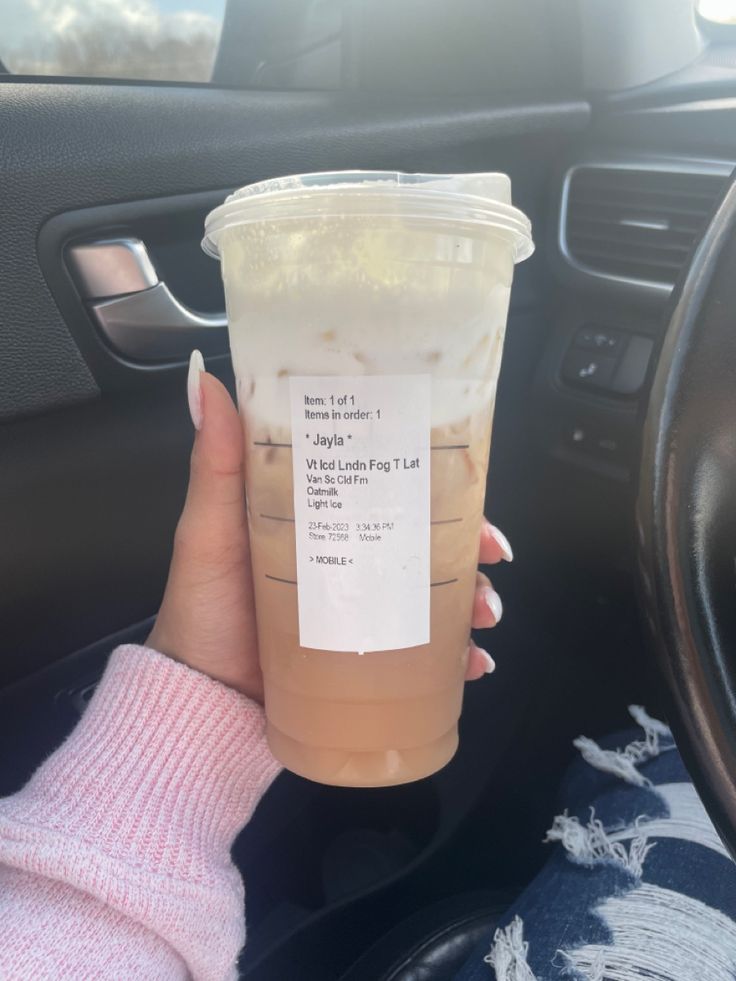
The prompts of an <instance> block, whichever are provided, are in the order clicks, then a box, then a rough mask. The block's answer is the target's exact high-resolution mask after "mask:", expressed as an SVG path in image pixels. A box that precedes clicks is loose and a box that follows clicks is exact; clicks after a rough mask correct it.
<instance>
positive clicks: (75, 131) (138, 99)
mask: <svg viewBox="0 0 736 981" xmlns="http://www.w3.org/2000/svg"><path fill="white" fill-rule="evenodd" d="M588 115H589V107H588V106H587V104H585V103H584V102H560V103H549V104H545V103H540V104H528V105H526V104H520V105H509V106H500V107H493V106H488V105H485V104H483V103H482V102H481V101H480V100H469V99H464V100H462V102H457V101H455V102H448V101H446V100H445V101H444V102H440V101H436V100H435V101H432V102H428V101H426V100H420V99H417V98H403V99H400V100H395V101H393V102H389V101H388V100H379V101H371V100H368V99H366V98H365V97H359V96H356V95H352V96H350V95H346V94H340V93H275V92H236V91H226V90H211V89H208V88H206V87H200V88H193V87H184V86H182V87H170V86H136V85H98V84H80V85H72V84H21V83H13V82H7V81H6V82H3V83H2V84H0V125H2V130H3V133H4V140H3V146H4V147H5V148H6V154H5V160H4V161H3V164H2V168H3V189H2V196H3V216H4V223H5V228H4V232H5V234H4V236H3V238H2V241H3V243H4V244H3V245H2V246H0V248H1V249H2V251H1V252H0V273H1V275H2V282H3V284H4V302H3V305H2V310H0V336H1V337H2V352H3V353H2V359H0V419H1V420H2V424H0V460H2V466H1V467H0V514H1V515H2V522H3V538H4V547H3V549H2V550H1V551H0V578H2V581H3V582H4V583H5V588H4V589H3V591H2V596H1V597H0V619H1V620H2V622H3V626H4V640H5V643H4V648H5V650H4V654H3V657H2V659H1V660H0V680H2V681H4V682H6V683H7V682H10V681H12V680H14V679H17V678H19V677H21V676H22V675H24V674H27V673H29V672H31V671H34V670H36V669H38V668H40V667H41V666H43V665H44V664H48V663H50V662H52V661H53V660H55V659H56V658H59V657H61V656H64V655H67V654H70V653H72V652H74V651H75V650H78V649H80V648H82V647H85V646H86V645H88V644H90V643H93V642H94V641H95V640H97V639H99V638H100V637H102V636H104V635H105V634H109V633H112V632H114V631H117V630H121V629H123V628H125V627H126V626H127V625H128V624H131V623H136V622H138V621H140V620H143V619H145V618H146V617H148V616H150V615H152V614H153V613H154V611H155V609H156V606H157V603H158V601H159V598H160V594H161V590H162V587H163V582H164V578H165V571H166V565H167V561H168V555H169V548H170V541H171V536H172V532H173V528H174V525H175V521H176V516H177V513H178V510H179V508H180V506H181V502H182V500H183V493H184V487H185V481H186V469H187V454H188V448H189V445H190V443H191V428H190V423H189V420H188V416H187V410H186V405H185V400H184V395H183V391H184V377H185V368H184V366H183V365H182V364H181V363H180V364H172V363H168V362H162V363H158V364H140V363H134V362H131V361H130V360H127V359H125V358H121V357H120V356H119V354H118V353H116V352H115V351H114V350H113V349H111V348H110V346H109V345H107V344H105V342H104V341H103V340H102V338H101V336H100V334H99V332H98V331H97V330H96V328H95V326H94V324H93V322H92V319H91V318H90V315H89V311H88V310H87V309H85V305H84V303H83V302H82V300H81V298H80V296H79V294H78V290H77V288H76V286H75V284H74V282H73V280H72V278H71V276H70V274H69V271H68V269H67V268H66V267H65V265H64V250H65V248H66V246H67V244H68V243H69V242H70V241H74V240H77V238H79V236H82V237H84V238H89V237H90V236H91V237H94V236H96V235H102V234H106V233H110V232H111V231H115V230H121V229H122V230H124V231H127V232H132V233H135V234H137V235H139V236H140V237H141V238H142V240H144V241H146V244H147V245H149V246H150V250H151V253H152V256H153V257H154V261H155V262H156V264H157V267H158V268H159V273H160V276H161V278H162V279H164V278H165V279H166V280H167V282H169V283H170V284H171V286H172V290H173V291H174V292H175V293H179V294H180V296H181V299H182V300H183V301H185V302H187V303H188V304H189V305H190V306H193V307H195V308H199V309H206V308H207V307H209V310H210V312H214V310H216V309H217V307H218V306H219V305H220V304H221V302H222V301H221V293H220V292H219V286H218V284H217V267H216V265H215V264H214V263H212V262H211V260H208V259H207V258H206V257H205V256H204V255H203V254H202V253H201V252H200V250H199V236H200V232H201V220H202V218H203V216H204V214H205V213H206V212H207V210H208V209H209V208H210V207H211V206H212V205H213V204H215V203H216V202H217V201H218V200H219V199H221V197H222V196H224V194H225V193H226V191H227V190H228V189H229V188H232V187H235V186H239V185H241V184H243V183H246V182H248V181H253V180H258V179H262V178H265V177H270V176H274V175H277V174H283V173H289V172H297V171H308V170H317V169H340V168H347V167H365V168H372V169H405V170H474V169H475V170H480V169H488V168H489V167H492V168H498V169H503V170H508V171H509V172H510V173H511V174H512V177H513V179H514V182H515V197H516V199H517V202H518V203H519V204H520V206H521V207H523V208H524V209H525V210H527V211H528V212H529V213H531V214H532V216H533V217H535V218H539V219H540V220H541V218H542V215H543V206H542V201H543V197H544V191H545V180H546V173H547V163H548V161H549V158H550V155H554V154H555V153H556V152H558V149H559V148H560V146H562V145H564V143H565V141H566V140H567V139H568V138H569V137H570V135H571V134H573V133H574V132H577V131H579V130H580V129H581V128H582V127H584V126H585V124H586V122H587V119H588ZM9 147H12V148H13V152H12V154H11V153H9V152H8V151H7V148H9ZM535 276H536V273H535V270H534V266H533V265H532V264H530V266H529V268H528V269H522V272H521V275H520V277H519V282H518V286H517V290H516V291H515V302H516V303H518V304H520V305H522V306H523V305H525V304H527V305H528V303H529V302H531V299H532V298H533V296H534V282H535ZM200 284H201V285H200ZM209 367H210V369H211V370H214V371H215V372H216V373H218V374H219V375H220V376H221V377H222V378H223V379H224V380H225V381H226V382H227V383H229V384H230V385H232V375H231V370H230V367H229V363H228V360H227V358H226V357H223V358H221V359H218V358H213V359H211V361H210V362H209Z"/></svg>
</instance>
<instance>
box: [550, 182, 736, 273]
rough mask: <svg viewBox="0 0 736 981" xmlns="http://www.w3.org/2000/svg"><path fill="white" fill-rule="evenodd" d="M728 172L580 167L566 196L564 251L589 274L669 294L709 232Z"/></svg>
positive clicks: (566, 191) (569, 185) (564, 196)
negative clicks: (682, 270) (646, 286)
mask: <svg viewBox="0 0 736 981" xmlns="http://www.w3.org/2000/svg"><path fill="white" fill-rule="evenodd" d="M727 171H728V167H727V166H726V167H725V169H724V173H703V172H695V171H690V172H684V171H674V170H671V169H667V170H657V169H652V168H643V167H642V168H641V169H639V168H634V167H616V166H600V165H595V166H593V165H580V166H577V167H574V168H572V170H570V171H569V172H568V175H567V177H566V181H565V192H564V195H563V214H562V224H561V233H562V235H561V239H562V242H561V244H562V246H563V252H564V253H565V255H566V257H567V259H568V260H569V261H570V262H572V263H573V264H574V265H577V266H578V267H579V268H581V269H583V270H584V271H586V272H590V273H593V274H596V275H603V276H606V277H608V278H615V279H619V280H626V281H629V282H632V283H648V284H655V285H659V286H662V287H664V288H668V289H669V288H671V287H672V286H673V285H674V283H675V281H676V280H677V277H678V275H679V273H680V271H681V269H682V268H683V267H684V265H685V264H686V262H687V260H688V257H689V255H690V253H691V251H692V249H693V247H694V246H695V245H696V244H697V242H698V241H699V240H700V238H701V236H702V234H703V232H704V231H705V228H706V226H707V224H708V221H709V219H710V216H711V214H712V212H713V210H714V208H715V205H716V202H717V201H718V199H719V197H720V195H721V192H722V191H723V189H724V187H725V183H726V180H727V177H726V173H727Z"/></svg>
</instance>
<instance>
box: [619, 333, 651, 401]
mask: <svg viewBox="0 0 736 981" xmlns="http://www.w3.org/2000/svg"><path fill="white" fill-rule="evenodd" d="M653 349H654V341H653V340H652V339H651V337H641V336H640V335H638V334H635V335H634V336H633V337H632V338H631V340H630V341H629V345H628V347H627V348H626V353H625V354H624V356H623V358H621V364H620V365H619V366H618V371H617V372H616V374H615V375H614V377H613V382H612V384H611V388H612V389H613V391H614V392H616V393H617V394H618V395H636V394H637V393H638V392H639V391H641V387H642V385H643V384H644V380H645V378H646V377H647V371H648V370H649V361H650V359H651V356H652V351H653Z"/></svg>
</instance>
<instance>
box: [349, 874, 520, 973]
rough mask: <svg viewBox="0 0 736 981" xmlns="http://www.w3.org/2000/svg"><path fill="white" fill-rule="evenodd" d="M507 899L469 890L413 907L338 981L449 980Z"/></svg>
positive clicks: (488, 936) (487, 937) (486, 935)
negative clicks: (416, 908)
mask: <svg viewBox="0 0 736 981" xmlns="http://www.w3.org/2000/svg"><path fill="white" fill-rule="evenodd" d="M510 902H511V897H510V896H509V897H505V896H500V895H499V893H497V892H496V893H489V892H474V893H467V894H465V895H462V896H454V897H452V898H451V899H447V900H443V901H442V902H439V903H435V904H434V905H432V906H430V907H428V908H426V909H422V910H419V911H418V912H417V913H415V914H414V915H413V916H411V917H409V919H407V920H404V921H403V922H401V923H399V924H398V925H397V926H396V927H394V928H393V929H392V930H391V931H390V932H389V933H387V934H386V935H385V936H384V937H382V938H381V939H380V940H379V941H378V942H377V943H376V944H374V945H373V946H372V947H371V948H370V949H369V950H368V951H366V953H365V954H364V955H363V956H362V957H361V958H360V960H359V961H357V962H356V963H355V964H354V965H353V966H352V967H351V968H350V970H349V971H348V972H347V973H346V974H344V975H343V976H342V978H341V979H340V981H450V979H451V978H452V977H453V976H454V975H455V973H456V972H457V971H458V970H459V969H460V968H461V967H462V965H463V964H464V963H465V961H466V960H467V958H468V956H469V955H470V954H471V953H472V951H473V949H474V948H475V947H476V946H477V945H478V944H479V943H480V942H481V941H487V945H488V949H490V946H491V940H492V936H493V931H494V929H495V926H496V923H497V922H498V920H499V918H500V917H501V915H502V914H503V912H504V911H505V910H506V909H508V906H509V905H510Z"/></svg>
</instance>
